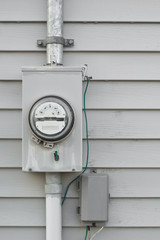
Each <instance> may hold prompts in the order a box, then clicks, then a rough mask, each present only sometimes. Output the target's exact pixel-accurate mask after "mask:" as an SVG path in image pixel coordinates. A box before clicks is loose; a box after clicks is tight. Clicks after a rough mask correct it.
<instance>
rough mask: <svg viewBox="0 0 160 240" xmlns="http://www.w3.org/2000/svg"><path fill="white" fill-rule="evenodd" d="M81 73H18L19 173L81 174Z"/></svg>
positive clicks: (82, 70)
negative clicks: (20, 165)
mask: <svg viewBox="0 0 160 240" xmlns="http://www.w3.org/2000/svg"><path fill="white" fill-rule="evenodd" d="M85 70H86V69H85V66H84V67H51V66H44V67H26V68H23V69H22V108H23V111H22V125H23V126H22V129H23V133H22V168H23V171H33V172H72V171H81V169H82V79H83V75H84V73H85Z"/></svg>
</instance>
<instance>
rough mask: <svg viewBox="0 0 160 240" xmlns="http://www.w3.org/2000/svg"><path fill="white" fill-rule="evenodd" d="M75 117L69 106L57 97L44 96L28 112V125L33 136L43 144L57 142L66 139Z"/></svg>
mask: <svg viewBox="0 0 160 240" xmlns="http://www.w3.org/2000/svg"><path fill="white" fill-rule="evenodd" d="M74 121H75V116H74V111H73V109H72V107H71V106H70V104H69V103H68V102H67V101H66V100H64V99H63V98H61V97H58V96H46V97H43V98H40V99H39V100H37V101H36V102H35V103H34V104H33V106H32V107H31V109H30V112H29V125H30V128H31V130H32V132H33V134H34V135H35V136H36V137H37V138H38V139H39V140H41V141H43V142H50V143H54V142H59V141H61V140H63V139H64V138H66V137H67V136H68V135H69V134H70V132H71V130H72V128H73V126H74Z"/></svg>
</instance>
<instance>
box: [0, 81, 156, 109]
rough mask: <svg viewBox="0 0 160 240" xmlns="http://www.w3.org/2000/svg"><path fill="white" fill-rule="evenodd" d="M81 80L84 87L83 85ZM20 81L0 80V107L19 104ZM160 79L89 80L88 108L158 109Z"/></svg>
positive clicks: (13, 107) (17, 105)
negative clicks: (156, 80) (147, 80)
mask: <svg viewBox="0 0 160 240" xmlns="http://www.w3.org/2000/svg"><path fill="white" fill-rule="evenodd" d="M85 85H86V84H85V83H84V87H85ZM21 88H22V84H21V82H20V81H0V109H5V108H7V109H20V108H21V107H22V102H21V101H22V99H21V97H22V96H21V95H22V89H21ZM159 92H160V82H155V81H154V82H144V81H143V82H142V81H139V82H137V81H134V82H133V81H130V82H129V81H106V82H104V81H91V82H90V85H89V88H88V91H87V101H86V108H89V109H160V94H159Z"/></svg>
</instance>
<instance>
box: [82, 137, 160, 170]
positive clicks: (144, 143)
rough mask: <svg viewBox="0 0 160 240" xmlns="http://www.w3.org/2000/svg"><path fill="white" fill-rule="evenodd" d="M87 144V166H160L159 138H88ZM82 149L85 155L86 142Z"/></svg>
mask: <svg viewBox="0 0 160 240" xmlns="http://www.w3.org/2000/svg"><path fill="white" fill-rule="evenodd" d="M89 144H90V157H89V167H93V168H94V167H95V168H96V167H97V168H160V157H159V156H160V141H159V140H90V141H89ZM83 149H84V156H86V143H84V145H83ZM84 165H85V163H84Z"/></svg>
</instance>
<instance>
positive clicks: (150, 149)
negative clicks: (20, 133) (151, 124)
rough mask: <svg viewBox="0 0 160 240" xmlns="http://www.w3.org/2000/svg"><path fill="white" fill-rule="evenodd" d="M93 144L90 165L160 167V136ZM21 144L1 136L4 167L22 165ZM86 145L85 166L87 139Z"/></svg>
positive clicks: (97, 141)
mask: <svg viewBox="0 0 160 240" xmlns="http://www.w3.org/2000/svg"><path fill="white" fill-rule="evenodd" d="M89 144H90V158H89V165H88V166H89V167H92V168H160V158H159V156H160V147H159V146H160V140H90V141H89ZM21 148H22V144H21V140H14V139H12V140H8V139H6V140H2V139H1V140H0V168H17V167H18V168H21V167H22V153H21ZM6 149H9V151H6ZM83 149H84V155H83V156H84V162H83V166H85V156H86V142H85V141H84V144H83Z"/></svg>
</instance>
